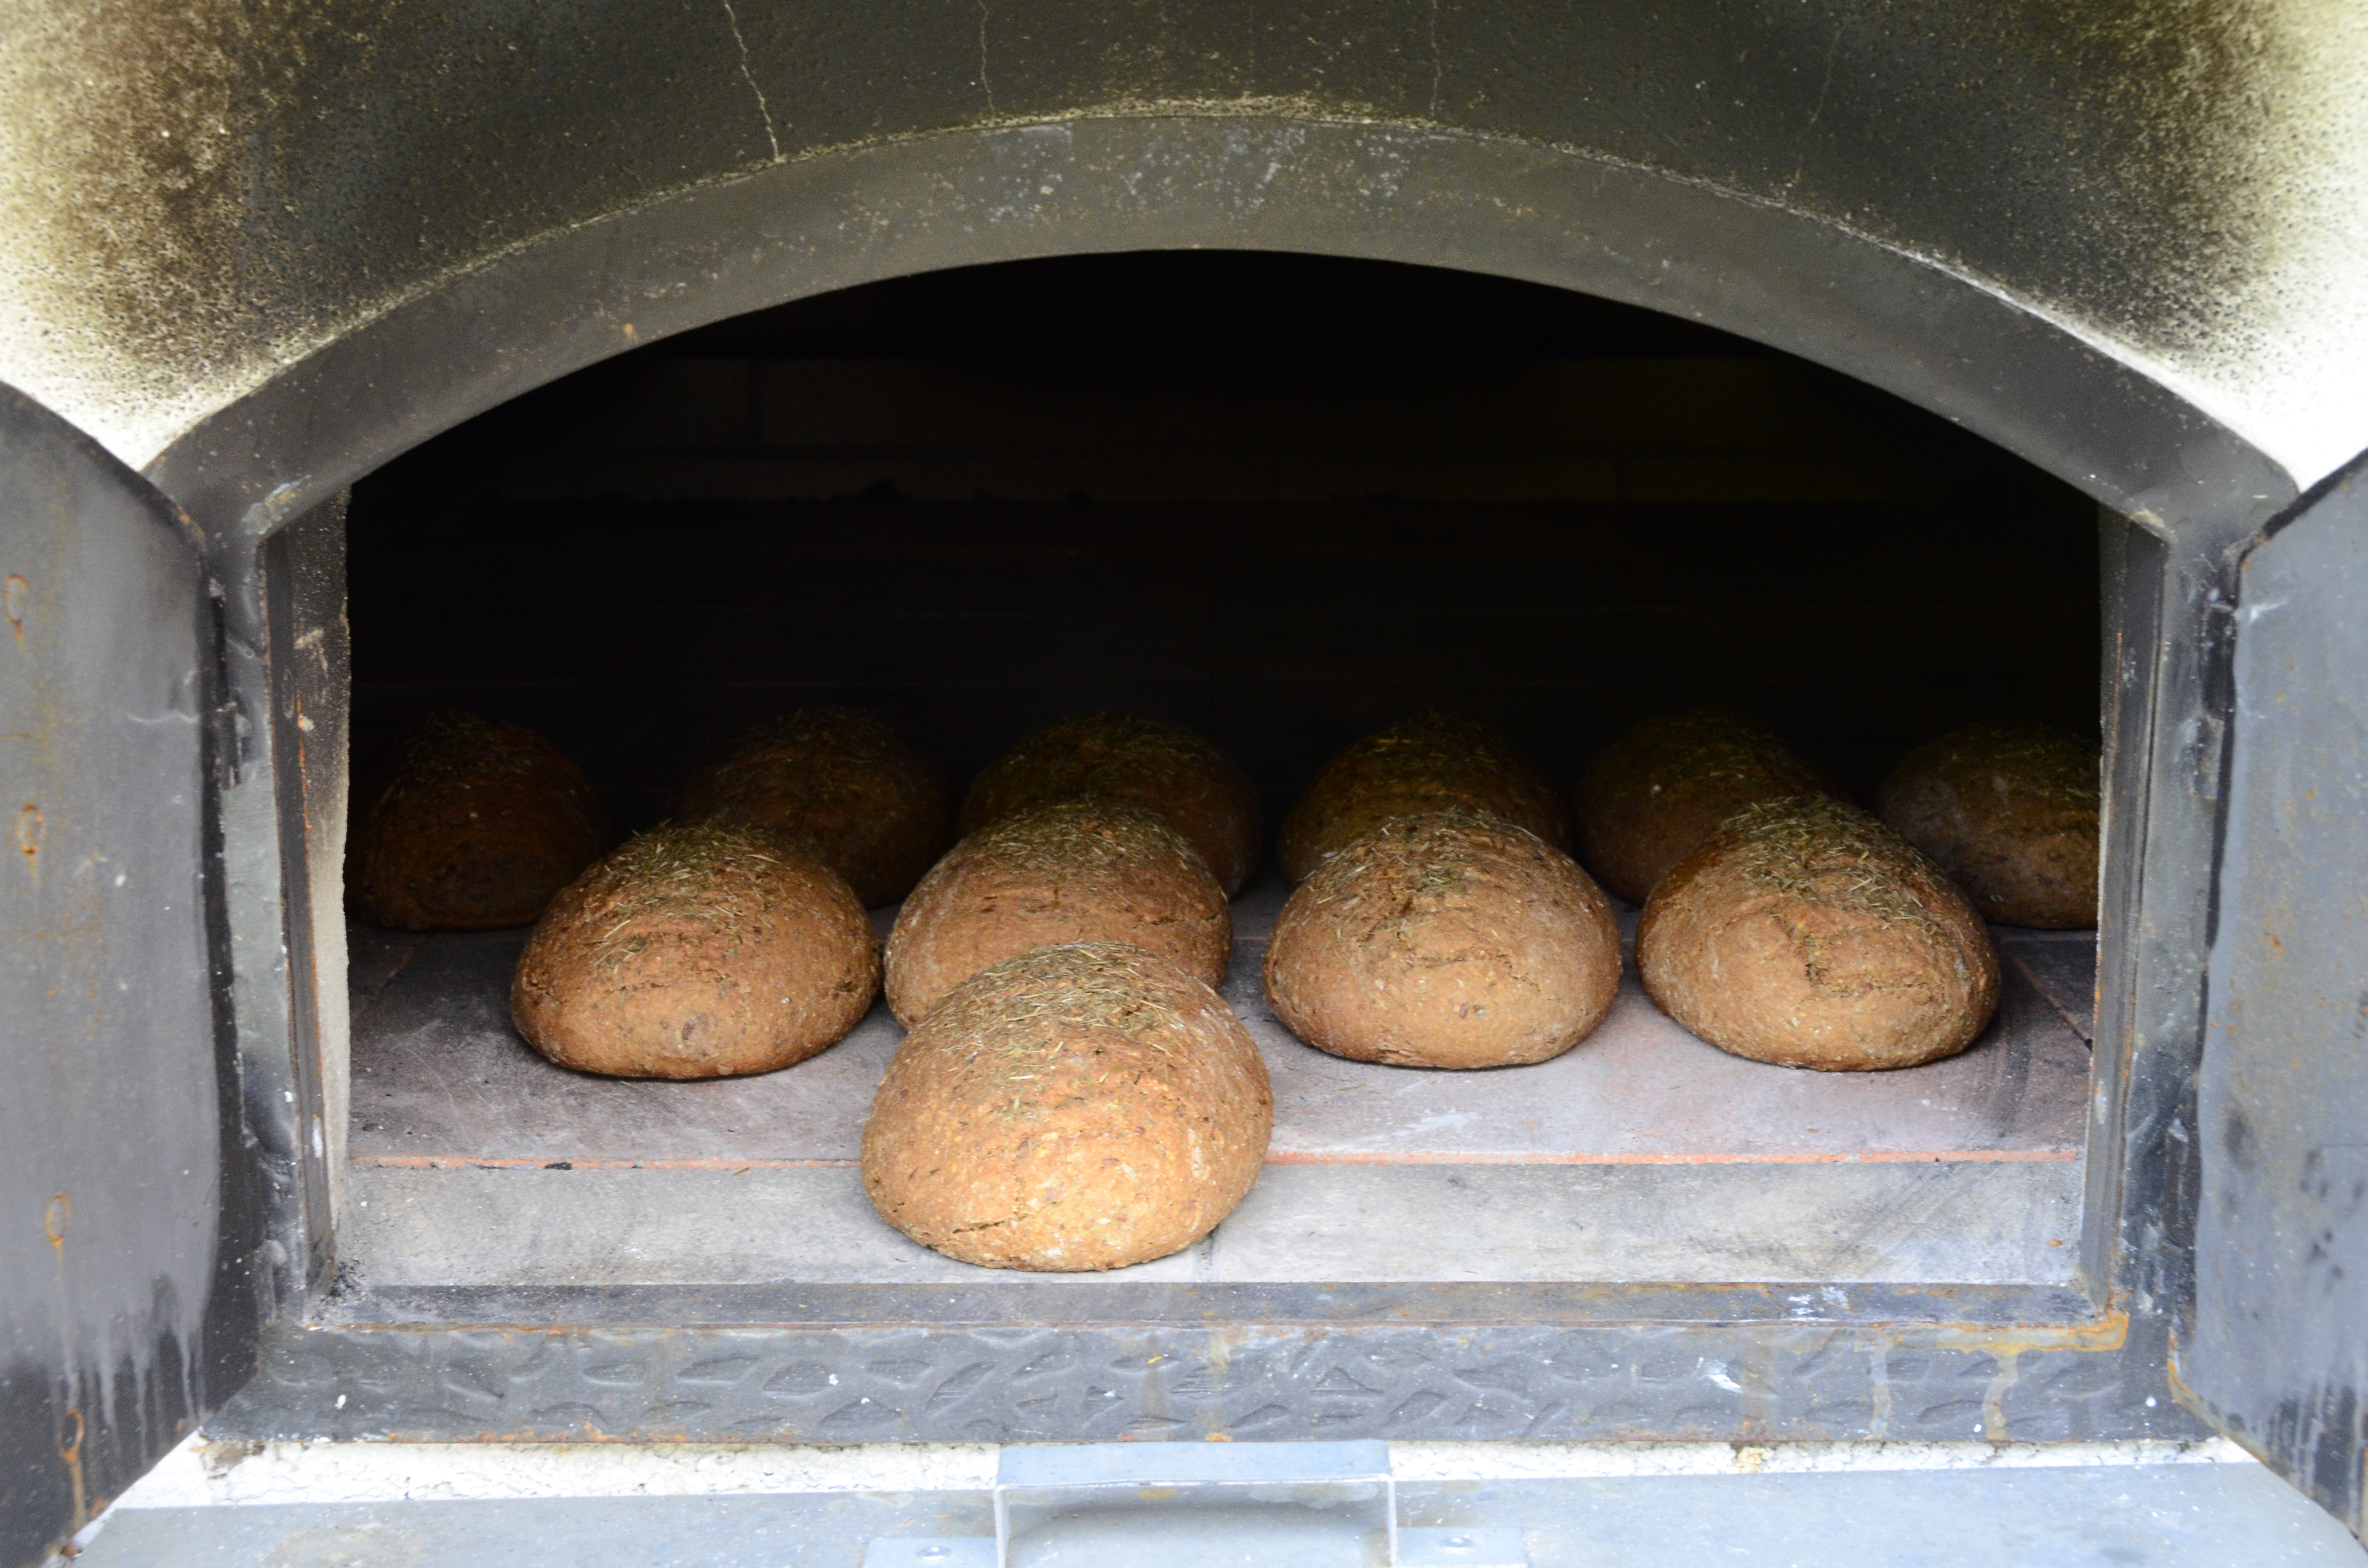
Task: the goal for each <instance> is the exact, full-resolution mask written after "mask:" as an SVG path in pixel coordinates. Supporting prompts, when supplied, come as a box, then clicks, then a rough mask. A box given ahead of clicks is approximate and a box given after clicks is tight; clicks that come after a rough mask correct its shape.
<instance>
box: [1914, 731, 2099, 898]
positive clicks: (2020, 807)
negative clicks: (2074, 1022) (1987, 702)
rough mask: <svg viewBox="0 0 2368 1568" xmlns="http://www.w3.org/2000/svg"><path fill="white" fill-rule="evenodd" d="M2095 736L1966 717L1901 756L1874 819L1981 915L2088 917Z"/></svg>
mask: <svg viewBox="0 0 2368 1568" xmlns="http://www.w3.org/2000/svg"><path fill="white" fill-rule="evenodd" d="M2100 765H2101V758H2100V756H2099V755H2098V748H2097V747H2096V746H2095V745H2094V744H2090V743H2089V742H2087V741H2083V740H2080V739H2078V737H2076V736H2073V735H2070V734H2066V733H2064V732H2063V731H2061V730H2057V729H2055V728H2053V727H2051V726H2049V725H2044V724H1974V725H1970V726H1968V727H1966V728H1964V729H1962V730H1957V731H1953V732H1952V733H1949V734H1945V735H1942V736H1941V738H1940V739H1939V740H1936V741H1928V742H1926V743H1925V744H1922V745H1920V746H1918V747H1917V748H1916V749H1915V750H1914V751H1911V752H1909V753H1908V754H1907V756H1904V757H1902V758H1900V759H1899V763H1898V766H1896V767H1894V768H1893V769H1892V770H1891V775H1890V777H1889V778H1885V779H1884V781H1883V789H1882V790H1881V792H1880V794H1879V795H1878V797H1877V804H1878V805H1879V806H1880V807H1881V808H1882V812H1883V820H1884V821H1885V822H1887V823H1889V824H1891V825H1892V826H1893V827H1895V828H1896V829H1897V830H1898V831H1899V833H1900V835H1901V836H1903V837H1904V838H1906V839H1907V842H1908V843H1910V844H1913V845H1915V846H1917V847H1918V849H1921V850H1923V851H1924V853H1926V854H1927V855H1930V857H1932V858H1933V859H1935V860H1937V861H1939V862H1940V864H1941V869H1942V870H1944V871H1946V872H1948V873H1949V875H1950V876H1951V877H1952V878H1953V879H1955V881H1956V883H1957V885H1958V886H1959V887H1960V888H1963V889H1964V892H1965V896H1966V897H1967V898H1969V899H1971V900H1972V901H1973V904H1974V907H1975V909H1977V910H1979V911H1980V912H1981V913H1982V915H1983V916H1984V917H1985V918H1987V919H1990V920H1995V921H1998V923H2000V924H2002V925H2007V926H2045V927H2047V928H2050V929H2053V930H2085V929H2087V928H2088V927H2089V926H2094V925H2096V924H2097V850H2098V811H2099V806H2100V789H2099V770H2100Z"/></svg>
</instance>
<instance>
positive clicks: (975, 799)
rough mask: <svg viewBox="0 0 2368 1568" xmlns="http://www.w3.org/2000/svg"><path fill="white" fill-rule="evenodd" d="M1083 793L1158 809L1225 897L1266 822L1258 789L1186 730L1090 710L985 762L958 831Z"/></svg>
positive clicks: (1253, 857) (1252, 859)
mask: <svg viewBox="0 0 2368 1568" xmlns="http://www.w3.org/2000/svg"><path fill="white" fill-rule="evenodd" d="M1082 795H1100V796H1107V797H1109V798H1110V799H1112V800H1120V801H1133V803H1134V804H1136V805H1138V806H1145V807H1148V808H1149V809H1151V810H1152V811H1155V812H1158V813H1159V814H1160V815H1161V816H1164V817H1166V818H1167V820H1168V821H1169V822H1171V823H1173V824H1175V825H1176V828H1177V831H1178V832H1180V833H1181V834H1183V835H1184V836H1185V837H1186V838H1188V839H1190V840H1191V842H1192V846H1193V847H1194V848H1196V849H1198V850H1199V851H1200V852H1201V858H1202V859H1204V860H1206V861H1207V862H1208V863H1209V869H1210V871H1211V872H1212V873H1213V874H1214V875H1215V877H1216V879H1217V881H1218V883H1219V885H1221V886H1222V887H1223V888H1224V890H1225V895H1226V896H1227V897H1228V898H1230V897H1232V896H1233V895H1234V894H1235V893H1237V892H1241V890H1242V887H1243V885H1244V884H1245V883H1247V881H1249V880H1250V873H1251V872H1252V871H1255V870H1257V869H1258V856H1259V853H1260V851H1261V849H1262V848H1263V847H1264V842H1265V835H1266V829H1265V826H1264V824H1262V823H1261V822H1260V820H1259V813H1258V791H1257V790H1255V789H1253V788H1252V787H1251V785H1250V781H1249V776H1248V775H1247V774H1246V773H1244V772H1243V771H1242V770H1241V769H1240V768H1239V767H1235V765H1234V762H1233V760H1232V759H1231V758H1230V757H1228V756H1225V754H1224V753H1223V752H1221V751H1219V750H1218V749H1217V748H1216V747H1215V746H1213V745H1212V744H1209V743H1208V742H1207V741H1205V740H1203V739H1201V737H1200V736H1199V735H1196V734H1194V733H1192V732H1191V731H1190V730H1187V729H1184V728H1182V727H1180V726H1178V725H1175V724H1164V723H1161V722H1159V721H1158V720H1156V719H1136V718H1131V717H1128V716H1126V715H1123V714H1115V713H1096V714H1092V715H1090V716H1088V717H1087V718H1083V719H1068V720H1064V721H1063V722H1060V723H1058V724H1054V725H1053V726H1051V727H1050V728H1048V729H1043V730H1039V731H1038V732H1036V733H1034V734H1032V735H1030V736H1029V737H1028V738H1027V739H1026V740H1024V741H1022V742H1020V743H1019V744H1018V745H1016V746H1014V747H1012V748H1011V749H1010V750H1009V751H1008V752H1006V753H1004V754H1003V756H999V757H997V758H996V760H995V761H994V762H992V763H989V764H988V765H987V767H986V768H985V771H984V772H982V773H980V774H979V776H978V777H977V778H974V779H973V780H972V781H971V787H970V791H969V793H968V794H966V795H964V796H963V797H962V833H963V835H965V836H967V835H971V834H973V833H976V832H977V831H978V830H979V829H981V828H983V827H985V826H987V825H989V824H993V823H996V822H1000V821H1002V820H1003V819H1004V818H1005V817H1008V816H1009V815H1011V814H1012V813H1013V812H1019V811H1025V810H1027V809H1028V808H1029V807H1030V806H1038V805H1042V804H1044V803H1046V802H1047V801H1064V800H1069V799H1072V798H1075V797H1077V796H1082Z"/></svg>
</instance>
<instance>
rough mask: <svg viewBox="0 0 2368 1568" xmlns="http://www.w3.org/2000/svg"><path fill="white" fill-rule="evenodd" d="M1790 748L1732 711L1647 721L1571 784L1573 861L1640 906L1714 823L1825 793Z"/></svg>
mask: <svg viewBox="0 0 2368 1568" xmlns="http://www.w3.org/2000/svg"><path fill="white" fill-rule="evenodd" d="M1831 792H1832V791H1831V789H1830V787H1829V785H1828V782H1827V779H1826V778H1824V777H1823V776H1822V775H1820V774H1819V773H1818V772H1817V770H1816V769H1815V768H1813V767H1810V766H1809V765H1808V764H1807V763H1805V762H1804V761H1803V760H1802V759H1801V758H1800V757H1798V756H1794V755H1793V751H1792V749H1791V748H1790V747H1788V746H1787V745H1785V744H1784V743H1783V742H1782V741H1781V740H1779V739H1778V738H1777V737H1776V736H1774V735H1772V734H1770V733H1769V732H1767V731H1766V730H1763V729H1761V728H1759V726H1758V725H1756V724H1752V723H1748V722H1745V721H1744V720H1741V719H1738V718H1736V716H1735V715H1734V714H1731V713H1720V712H1702V713H1678V714H1672V715H1670V716H1668V717H1667V718H1661V719H1650V720H1647V721H1645V722H1644V723H1642V724H1639V725H1637V726H1636V727H1635V728H1634V730H1631V731H1629V732H1628V733H1627V734H1626V735H1624V736H1622V737H1621V739H1620V740H1619V741H1618V742H1617V743H1615V744H1613V745H1612V747H1611V750H1610V751H1608V752H1606V753H1604V754H1603V756H1601V757H1600V759H1598V760H1597V762H1596V764H1595V766H1594V767H1590V768H1589V769H1588V772H1587V777H1586V778H1583V779H1582V780H1580V782H1579V787H1578V795H1577V804H1578V858H1579V860H1580V862H1581V863H1582V864H1584V865H1585V866H1586V867H1587V869H1588V870H1590V871H1592V872H1594V873H1595V876H1596V880H1597V881H1600V882H1601V883H1602V884H1603V885H1604V886H1605V887H1606V888H1607V889H1609V890H1611V892H1614V893H1617V894H1618V895H1619V896H1620V897H1622V898H1623V899H1625V900H1627V901H1628V902H1629V903H1637V904H1641V903H1644V902H1645V898H1646V897H1647V896H1648V895H1650V894H1651V892H1652V891H1653V889H1654V887H1655V885H1656V884H1657V883H1658V882H1659V881H1660V880H1661V879H1662V878H1663V877H1666V876H1668V874H1669V872H1670V870H1671V869H1673V868H1675V867H1676V865H1677V863H1678V862H1679V861H1680V860H1682V859H1684V858H1686V857H1687V856H1688V855H1689V854H1691V853H1692V851H1693V848H1694V846H1696V845H1698V844H1700V843H1701V842H1702V840H1703V839H1704V838H1705V837H1707V836H1708V835H1709V834H1710V831H1711V829H1713V828H1714V827H1716V826H1717V825H1718V824H1720V823H1722V822H1724V821H1725V820H1726V819H1727V818H1728V817H1730V816H1732V815H1734V814H1735V813H1736V812H1739V811H1741V810H1743V808H1744V807H1746V806H1751V805H1757V804H1759V802H1760V801H1778V800H1782V799H1784V798H1785V797H1786V796H1789V795H1807V794H1827V793H1831Z"/></svg>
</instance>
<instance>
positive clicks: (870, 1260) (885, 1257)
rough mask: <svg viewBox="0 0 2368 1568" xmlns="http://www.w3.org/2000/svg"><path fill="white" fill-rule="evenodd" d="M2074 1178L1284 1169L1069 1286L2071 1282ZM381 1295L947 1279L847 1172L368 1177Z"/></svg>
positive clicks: (366, 1246)
mask: <svg viewBox="0 0 2368 1568" xmlns="http://www.w3.org/2000/svg"><path fill="white" fill-rule="evenodd" d="M2079 1224H2080V1165H2079V1162H2078V1161H2069V1162H2064V1161H2044V1162H2042V1161H2022V1162H2014V1163H2003V1164H1971V1165H1968V1164H1962V1163H1952V1164H1941V1165H1935V1164H1930V1163H1907V1162H1896V1161H1895V1162H1888V1163H1884V1164H1859V1165H1744V1164H1737V1163H1732V1162H1730V1163H1726V1164H1722V1165H1269V1166H1268V1167H1267V1168H1266V1170H1265V1172H1264V1173H1263V1174H1262V1175H1260V1176H1259V1177H1258V1185H1257V1186H1256V1187H1253V1188H1251V1189H1250V1194H1249V1196H1248V1197H1247V1199H1243V1201H1242V1205H1241V1207H1240V1208H1238V1209H1236V1210H1234V1212H1233V1213H1232V1214H1231V1215H1230V1216H1228V1217H1227V1218H1226V1220H1225V1221H1224V1223H1223V1224H1222V1225H1220V1226H1218V1227H1217V1229H1216V1230H1215V1232H1213V1233H1212V1234H1210V1235H1208V1236H1206V1237H1204V1238H1202V1239H1201V1241H1200V1242H1198V1243H1196V1244H1193V1245H1192V1246H1190V1247H1187V1248H1186V1249H1185V1250H1184V1251H1182V1252H1179V1253H1177V1254H1176V1255H1174V1256H1170V1257H1164V1258H1160V1259H1157V1260H1156V1261H1155V1262H1151V1263H1145V1264H1138V1265H1136V1266H1135V1267H1132V1268H1121V1269H1113V1270H1111V1271H1110V1272H1109V1273H1105V1274H1030V1275H1029V1276H1028V1278H1030V1279H1034V1280H1045V1281H1050V1282H1053V1283H1061V1282H1064V1281H1085V1282H1089V1283H1098V1284H1111V1283H1127V1282H1155V1281H1166V1282H1191V1281H1212V1280H1214V1281H1221V1282H1226V1283H1235V1284H1258V1283H1266V1284H1274V1283H1287V1282H1299V1283H1310V1282H1328V1283H1336V1284H1337V1283H1347V1282H1351V1281H1364V1282H1371V1283H1388V1282H1403V1281H1408V1280H1497V1281H1531V1282H1551V1281H1566V1280H1589V1281H1595V1282H1600V1283H1606V1284H1617V1283H1623V1282H1633V1283H1645V1282H1652V1283H1668V1284H1677V1283H1692V1284H1718V1283H1727V1282H1743V1281H1750V1282H1758V1283H1770V1282H1786V1283H1790V1282H1801V1283H1815V1284H1817V1285H1818V1286H1820V1287H1821V1288H1830V1287H1831V1286H1833V1285H1835V1284H1850V1283H1865V1284H1881V1283H1890V1284H1905V1283H1911V1282H1915V1281H1918V1280H1947V1281H1950V1282H1952V1283H1954V1284H1960V1285H1981V1284H2032V1285H2048V1284H2064V1283H2066V1282H2068V1281H2069V1280H2070V1279H2071V1278H2072V1277H2073V1273H2074V1268H2075V1258H2076V1256H2077V1255H2078V1250H2079V1249H2078V1245H2077V1242H2078V1236H2079ZM337 1234H338V1258H339V1262H340V1265H341V1267H344V1268H345V1269H346V1270H347V1273H348V1275H349V1277H350V1278H353V1279H354V1280H355V1281H357V1282H358V1283H359V1285H360V1286H362V1287H366V1288H386V1289H391V1288H396V1287H401V1286H406V1285H446V1286H449V1285H658V1284H768V1283H795V1282H798V1281H801V1280H803V1281H808V1282H817V1281H827V1282H830V1283H835V1284H857V1285H951V1284H961V1283H978V1282H982V1281H990V1280H995V1279H998V1278H1006V1279H1008V1278H1011V1276H1010V1275H1009V1274H1008V1273H1007V1272H1005V1271H1003V1270H999V1269H991V1268H980V1267H974V1266H973V1265H970V1264H965V1263H957V1262H955V1261H954V1260H953V1259H951V1258H950V1257H946V1256H941V1255H939V1254H938V1253H934V1252H931V1251H930V1250H929V1249H928V1248H927V1247H925V1246H922V1245H921V1244H919V1243H917V1242H915V1241H913V1240H911V1239H910V1238H909V1237H907V1236H905V1235H904V1234H902V1233H899V1232H898V1231H896V1230H895V1229H894V1228H893V1227H891V1226H890V1225H889V1224H888V1222H887V1221H884V1220H882V1219H881V1218H880V1216H879V1214H878V1213H877V1212H876V1211H874V1210H873V1209H872V1207H871V1202H870V1201H869V1200H868V1199H866V1198H865V1197H864V1195H863V1182H862V1176H861V1174H860V1172H857V1171H853V1170H849V1169H848V1168H847V1167H845V1166H826V1167H815V1166H805V1167H791V1168H782V1167H778V1166H773V1167H743V1168H741V1169H739V1170H730V1171H727V1170H715V1169H681V1168H674V1169H650V1168H644V1169H640V1170H593V1169H581V1168H575V1169H569V1170H564V1171H562V1170H548V1169H543V1168H541V1167H527V1168H522V1169H521V1168H500V1167H496V1168H494V1169H490V1170H488V1169H482V1168H470V1167H462V1168H459V1169H454V1168H450V1167H445V1168H437V1169H423V1168H418V1167H403V1166H391V1165H363V1166H359V1167H357V1168H355V1169H354V1170H353V1171H352V1173H351V1174H350V1177H349V1180H348V1182H347V1189H346V1203H345V1207H344V1209H343V1210H342V1211H341V1213H340V1216H339V1219H338V1221H337Z"/></svg>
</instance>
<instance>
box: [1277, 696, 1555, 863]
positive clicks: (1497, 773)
mask: <svg viewBox="0 0 2368 1568" xmlns="http://www.w3.org/2000/svg"><path fill="white" fill-rule="evenodd" d="M1453 806H1462V807H1465V808H1467V809H1469V810H1472V811H1476V812H1488V813H1489V814H1490V815H1492V816H1498V817H1502V818H1504V819H1505V820H1506V821H1507V822H1509V823H1511V824H1513V825H1514V826H1516V827H1524V828H1527V829H1529V830H1530V831H1531V833H1534V834H1536V835H1538V836H1539V837H1540V838H1543V839H1544V840H1545V841H1546V842H1547V843H1548V844H1551V845H1553V846H1554V847H1555V848H1557V849H1568V848H1569V847H1570V817H1569V813H1568V812H1565V810H1564V809H1563V803H1562V797H1561V796H1560V795H1559V794H1557V793H1555V791H1554V786H1553V785H1552V784H1551V783H1549V782H1547V780H1546V776H1545V775H1544V774H1543V773H1541V772H1539V771H1538V769H1537V768H1536V767H1534V766H1533V765H1532V764H1531V762H1530V761H1529V759H1528V758H1526V757H1524V756H1521V755H1520V753H1518V752H1516V751H1514V750H1513V748H1512V747H1510V746H1508V745H1507V744H1505V743H1504V742H1503V741H1502V740H1500V739H1499V738H1497V734H1496V733H1495V732H1494V731H1492V730H1490V729H1489V728H1488V727H1487V726H1486V725H1485V724H1478V723H1474V722H1472V721H1471V720H1469V719H1457V718H1452V717H1450V716H1449V715H1447V714H1444V713H1425V714H1422V715H1420V716H1419V717H1417V718H1413V719H1408V720H1406V721H1404V722H1400V723H1396V724H1393V725H1391V726H1390V727H1389V728H1388V729H1386V730H1382V731H1379V732H1377V733H1373V734H1370V735H1367V736H1366V737H1365V738H1364V739H1363V740H1361V741H1359V742H1357V743H1356V744H1354V745H1352V746H1350V747H1349V749H1348V750H1346V751H1344V752H1342V753H1340V755H1339V756H1336V757H1334V758H1333V759H1332V760H1331V761H1329V762H1327V763H1326V764H1325V765H1324V767H1323V769H1322V771H1320V772H1318V773H1317V774H1316V775H1315V782H1313V783H1311V784H1310V785H1308V786H1307V790H1306V792H1305V793H1304V794H1303V795H1301V796H1300V797H1299V801H1298V803H1297V804H1296V805H1294V806H1292V808H1291V814H1290V815H1289V816H1288V817H1285V818H1284V819H1283V823H1282V837H1281V844H1280V846H1279V848H1280V849H1281V856H1282V869H1283V870H1284V872H1285V873H1286V874H1288V875H1289V876H1290V878H1291V880H1292V881H1294V882H1296V881H1305V880H1306V878H1307V875H1308V873H1309V872H1311V871H1313V870H1315V868H1316V867H1317V866H1319V865H1321V864H1323V863H1324V861H1325V859H1326V858H1327V857H1328V856H1330V855H1332V854H1333V853H1335V852H1336V851H1338V850H1339V849H1340V848H1342V847H1343V846H1347V845H1349V844H1352V843H1354V842H1356V841H1357V840H1358V839H1360V838H1362V837H1364V836H1365V835H1367V834H1369V833H1371V832H1372V831H1373V830H1374V829H1375V828H1377V827H1379V826H1381V825H1382V824H1383V823H1385V822H1387V821H1389V820H1390V819H1391V818H1392V817H1405V816H1414V815H1417V813H1420V812H1436V811H1442V810H1445V809H1447V808H1449V807H1453Z"/></svg>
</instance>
